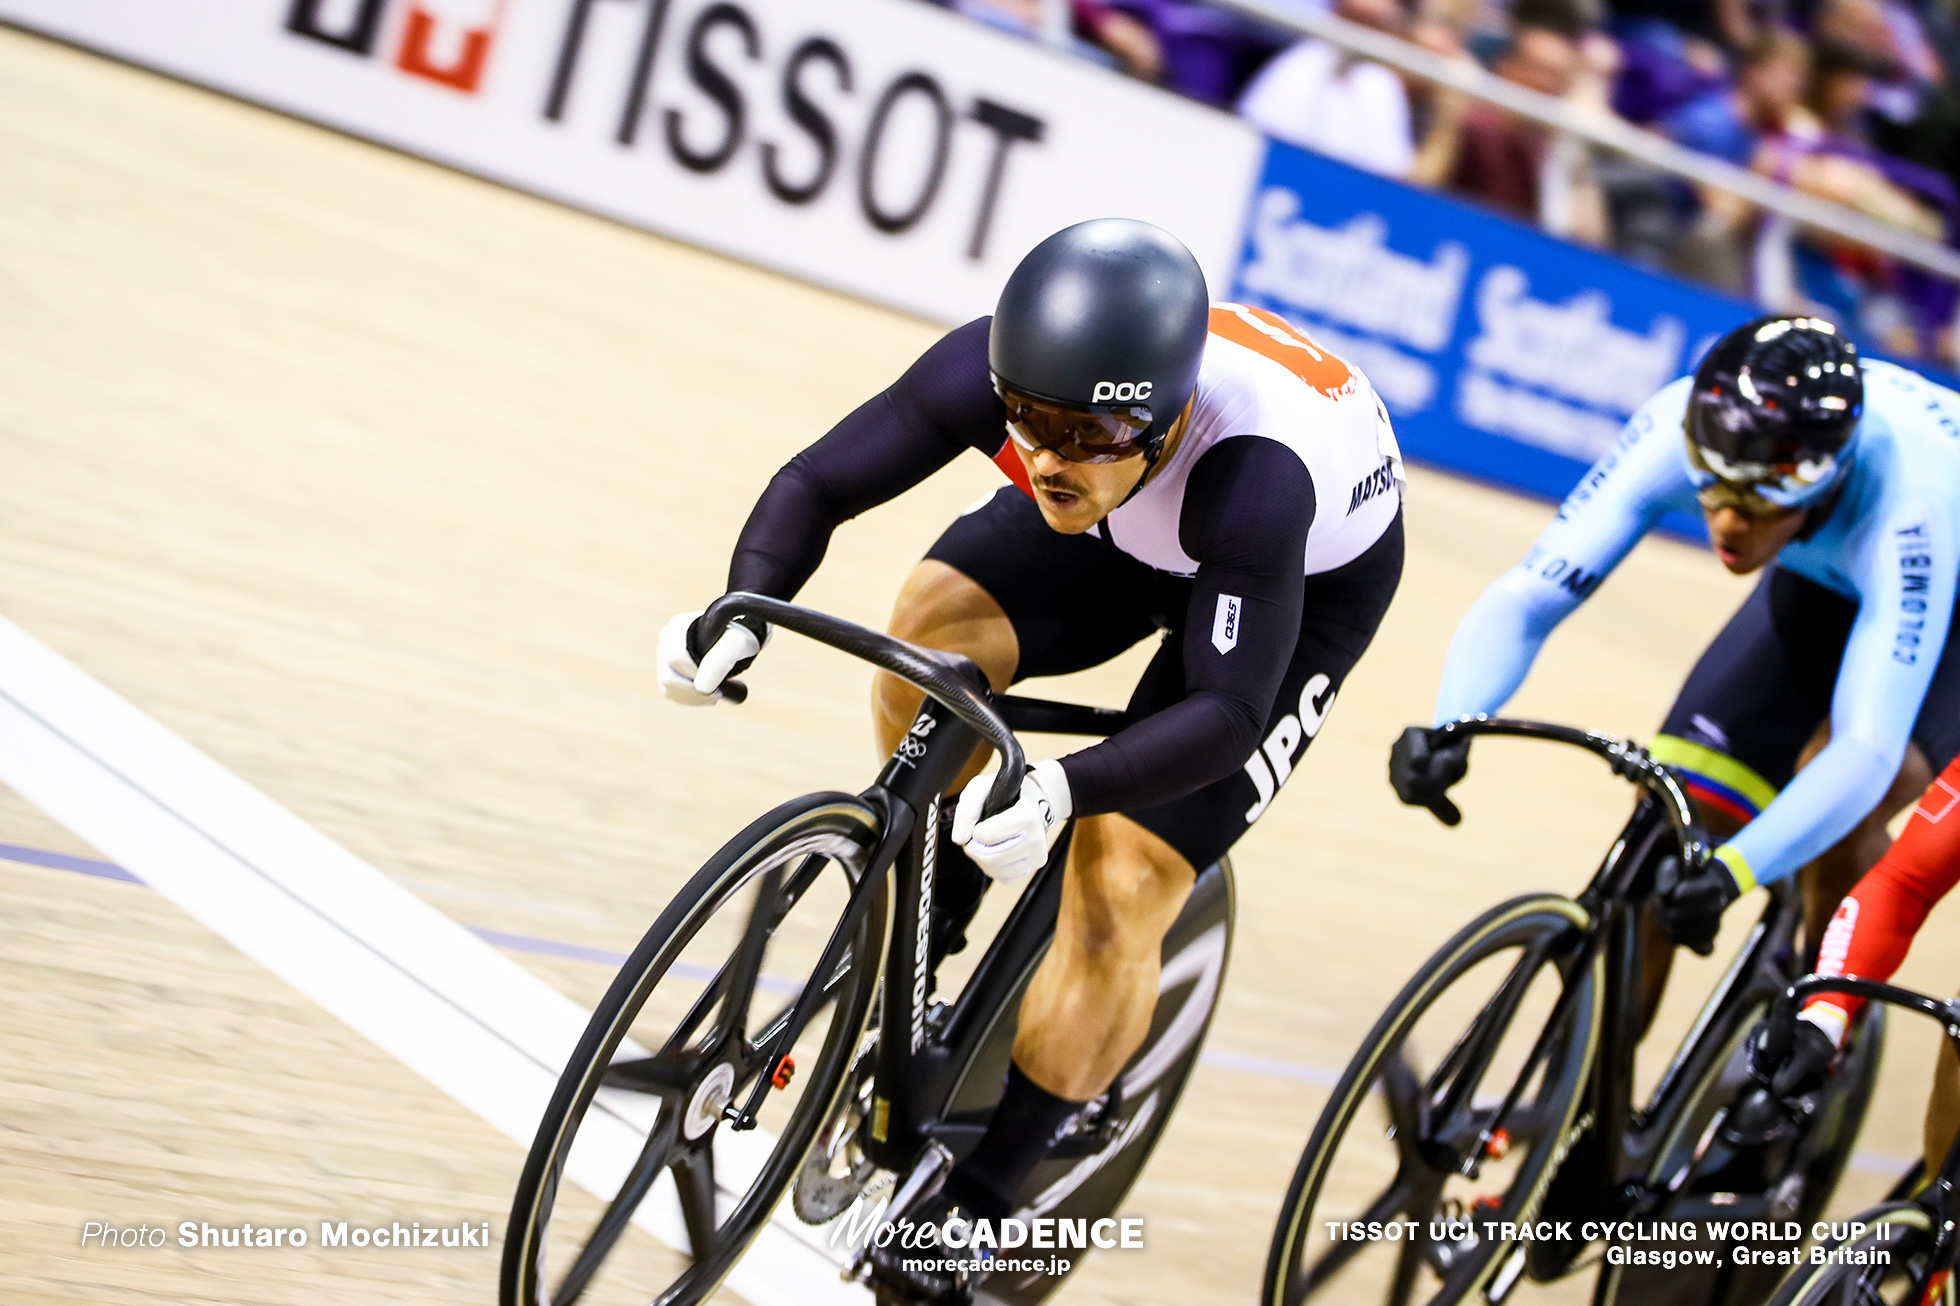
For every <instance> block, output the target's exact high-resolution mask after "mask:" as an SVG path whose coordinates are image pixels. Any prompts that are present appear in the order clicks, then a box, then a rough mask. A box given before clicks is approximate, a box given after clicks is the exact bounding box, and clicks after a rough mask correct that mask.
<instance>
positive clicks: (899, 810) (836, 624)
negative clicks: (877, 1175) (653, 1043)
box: [702, 593, 1124, 1173]
mask: <svg viewBox="0 0 1960 1306" xmlns="http://www.w3.org/2000/svg"><path fill="white" fill-rule="evenodd" d="M740 615H748V616H754V617H758V618H761V619H763V620H766V621H769V622H772V623H774V624H778V625H781V626H784V627H785V628H787V629H790V630H794V631H797V632H798V633H800V634H803V635H806V636H808V637H810V638H812V639H815V640H817V641H819V642H820V643H824V644H828V645H830V646H831V647H833V648H837V649H840V650H842V651H844V652H847V653H851V654H853V655H854V656H857V657H859V658H861V659H863V660H864V661H867V662H870V663H872V664H873V665H874V666H877V667H879V668H880V669H882V670H885V671H887V672H890V673H891V674H893V675H896V676H899V677H900V678H902V679H904V680H905V681H907V682H908V683H910V684H912V685H913V686H915V687H917V688H918V689H920V690H921V691H923V692H924V693H925V695H926V697H925V700H924V702H923V703H921V705H920V707H919V711H918V714H917V715H916V716H915V717H914V718H913V720H912V724H911V726H910V727H909V728H908V729H907V731H906V733H905V735H904V736H903V737H902V738H901V739H900V740H899V743H898V745H897V747H896V748H894V749H893V751H892V754H891V756H890V757H889V758H888V759H887V760H886V762H885V765H884V767H883V769H882V770H881V771H880V772H879V775H878V778H877V780H876V781H875V782H874V783H873V784H872V785H871V787H870V788H868V789H867V790H865V791H864V793H863V794H862V795H860V796H861V797H862V798H863V799H864V800H865V801H866V802H867V803H869V804H871V805H872V806H873V807H875V808H877V809H878V810H879V811H881V812H882V813H883V814H884V816H885V829H884V834H883V836H882V837H881V838H880V840H879V842H878V846H877V847H876V848H875V849H874V850H873V852H872V855H871V857H870V859H869V863H868V866H867V870H866V873H865V875H864V876H863V877H862V878H861V879H860V881H859V883H858V885H857V888H856V889H855V891H854V892H853V894H852V897H851V901H850V904H849V905H848V906H847V908H846V909H845V913H844V916H843V918H842V919H841V920H840V922H839V924H838V926H837V928H836V931H835V932H834V934H833V936H832V939H831V942H830V945H829V948H828V949H827V950H826V952H825V954H824V956H823V959H822V960H821V961H820V962H819V963H818V968H817V971H816V973H817V974H820V975H823V974H831V973H834V972H835V970H836V969H837V967H838V966H840V965H841V964H842V962H843V960H844V952H845V950H846V948H847V947H848V941H849V939H850V937H851V935H852V934H853V933H854V932H855V931H856V928H857V923H858V921H859V920H860V919H861V918H862V913H863V912H864V910H866V908H867V906H868V904H869V902H870V901H871V899H872V897H873V896H874V895H873V894H872V892H871V886H872V885H873V884H874V883H875V881H876V880H877V879H878V878H879V877H881V876H883V875H885V874H886V873H887V872H888V871H889V872H891V873H892V874H893V876H894V880H895V887H896V889H897V892H896V894H895V895H894V897H893V901H892V919H891V922H890V932H889V935H888V938H889V940H890V941H889V943H888V944H887V946H886V955H885V958H884V959H883V960H884V979H885V990H884V991H885V1001H884V1005H883V1011H882V1015H881V1023H880V1027H879V1037H878V1053H877V1062H876V1069H875V1072H874V1074H875V1078H874V1095H873V1099H872V1117H871V1121H870V1126H869V1128H868V1130H867V1131H866V1137H865V1142H866V1148H865V1151H866V1155H867V1156H869V1157H870V1159H871V1160H872V1161H873V1162H875V1163H876V1164H877V1165H879V1166H881V1167H883V1168H884V1169H887V1170H892V1171H895V1172H898V1173H903V1172H905V1171H906V1170H908V1169H909V1168H910V1167H911V1164H912V1162H913V1159H914V1157H915V1156H916V1154H917V1153H918V1150H919V1148H920V1147H921V1146H922V1145H923V1144H924V1142H925V1141H926V1140H927V1139H929V1138H934V1137H943V1138H947V1139H949V1140H950V1139H952V1138H955V1137H957V1136H959V1135H960V1134H962V1133H964V1132H968V1131H971V1130H972V1129H973V1127H972V1126H963V1125H960V1124H956V1123H949V1122H947V1121H946V1120H945V1119H944V1116H945V1114H946V1107H947V1104H948V1099H949V1096H950V1094H951V1093H952V1091H953V1089H954V1087H955V1086H956V1085H957V1084H958V1082H959V1080H960V1077H961V1075H962V1073H963V1072H964V1071H965V1070H966V1069H967V1067H968V1066H969V1065H970V1064H971V1063H972V1061H973V1059H974V1057H975V1054H976V1053H977V1052H978V1051H979V1049H980V1045H981V1043H982V1041H983V1040H984V1039H985V1037H986V1035H987V1033H988V1029H989V1024H990V1019H991V1017H992V1016H993V1015H994V1013H996V1012H997V1011H999V1010H1000V1008H1001V1007H1002V1006H1003V1004H1005V1003H1006V1002H1007V1001H1008V1000H1009V999H1010V998H1011V997H1012V995H1013V991H1014V988H1015V986H1016V985H1018V984H1019V983H1020V981H1021V977H1022V976H1023V975H1025V974H1026V972H1027V969H1028V967H1029V966H1030V965H1031V964H1032V962H1033V961H1034V960H1035V958H1036V957H1038V956H1039V955H1040V953H1041V952H1042V951H1043V950H1044V949H1045V948H1046V947H1047V946H1048V941H1049V938H1050V937H1051V936H1052V935H1053V933H1054V926H1055V919H1056V913H1057V911H1058V909H1059V906H1060V902H1061V887H1062V872H1061V868H1062V863H1063V861H1064V860H1065V857H1066V851H1067V847H1068V844H1067V840H1066V839H1064V840H1062V841H1061V842H1058V843H1057V845H1056V847H1055V851H1054V854H1053V855H1052V856H1051V857H1050V858H1049V861H1048V864H1047V865H1046V866H1044V867H1043V868H1042V870H1041V871H1040V872H1039V873H1037V875H1036V876H1035V878H1034V880H1033V882H1032V883H1031V884H1030V885H1029V887H1028V889H1027V891H1026V892H1025V893H1023V894H1022V896H1021V899H1020V900H1019V901H1018V902H1017V903H1016V904H1015V906H1014V909H1013V911H1012V912H1011V913H1010V915H1009V917H1008V920H1007V922H1006V923H1005V924H1004V925H1003V926H1002V927H1001V930H1000V932H999V934H998V935H997V936H996V937H995V940H994V942H993V944H992V945H991V946H990V947H989V948H988V950H987V952H986V953H985V954H984V956H983V957H982V958H981V960H980V962H979V965H978V966H977V968H976V970H975V971H974V973H973V976H972V977H971V978H970V979H969V980H968V982H967V984H966V986H965V987H964V989H963V990H962V991H961V993H960V995H959V998H958V999H957V1000H956V1001H955V1003H954V1004H953V1006H952V1008H951V1010H950V1011H949V1012H948V1013H947V1018H946V1019H945V1021H944V1022H943V1023H940V1024H937V1025H936V1026H934V1027H933V1028H930V1029H929V1028H928V1020H929V1017H930V1016H931V1014H932V1013H931V1009H930V1005H931V999H930V995H929V992H928V990H929V987H930V985H931V979H932V977H931V968H930V958H929V956H928V954H927V949H928V941H929V931H930V922H931V918H932V890H933V871H934V865H935V861H936V853H937V839H938V829H939V822H938V811H939V803H940V801H941V798H942V796H943V795H944V794H945V792H946V790H947V788H948V787H949V786H950V785H951V784H952V783H953V781H954V780H955V779H956V778H957V776H958V774H959V771H960V769H961V768H962V767H963V766H964V765H965V764H966V762H967V759H968V758H969V757H971V756H972V752H973V748H974V746H975V745H976V744H978V743H981V742H985V743H987V744H989V745H991V746H992V747H994V748H995V749H996V750H997V751H998V752H999V753H1000V754H1001V758H1002V763H1001V769H1000V778H999V779H997V780H996V781H995V783H994V785H993V789H992V791H991V792H990V793H989V795H988V801H987V804H986V807H985V809H984V810H985V811H986V812H987V813H988V814H991V813H993V812H994V811H997V810H1000V809H1001V808H1004V807H1005V806H1007V805H1008V804H1010V803H1012V802H1013V801H1015V800H1016V799H1017V798H1018V797H1019V793H1020V786H1019V777H1020V775H1021V774H1022V772H1023V771H1024V770H1025V768H1026V764H1025V760H1024V754H1023V753H1022V750H1021V746H1020V743H1019V742H1018V741H1017V740H1016V739H1015V737H1014V732H1013V729H1012V728H1011V727H1010V724H1009V721H1008V719H1007V716H1006V715H1004V713H1009V714H1012V715H1013V716H1014V717H1015V718H1016V720H1017V721H1018V722H1019V723H1020V724H1021V726H1022V728H1024V729H1028V730H1034V731H1042V732H1048V733H1068V734H1087V735H1103V734H1108V733H1109V732H1110V731H1112V730H1114V729H1115V728H1117V727H1118V726H1120V725H1121V724H1122V722H1123V720H1124V716H1123V713H1121V712H1118V711H1114V710H1110V709H1104V708H1090V707H1082V706H1078V705H1075V704H1066V703H1049V702H1045V701H1043V700H1039V699H1025V698H1015V697H1012V696H1002V697H1001V698H999V699H993V698H992V697H991V696H990V695H989V693H988V689H987V685H986V681H985V678H984V677H983V676H982V675H981V673H980V671H979V669H978V668H977V667H975V666H974V665H973V663H972V662H971V661H969V660H968V659H966V658H963V657H957V656H954V655H950V654H934V653H932V652H931V651H930V650H922V649H918V648H915V647H914V646H912V645H910V644H906V643H904V642H903V641H900V640H897V639H894V638H892V637H890V636H886V635H880V634H877V633H876V632H873V631H869V630H866V629H864V628H863V627H861V626H857V625H855V624H853V623H851V622H847V621H842V620H840V619H838V618H834V617H829V616H825V615H824V614H821V613H816V612H811V611H809V610H808V609H804V608H800V607H796V606H795V605H792V604H788V603H784V602H781V601H779V600H775V599H769V598H765V597H763V596H760V595H753V594H743V593H735V594H729V595H726V596H724V597H723V598H721V599H719V600H717V601H716V602H715V604H714V605H713V606H712V607H710V608H709V609H708V611H707V612H706V613H705V614H704V615H703V617H702V631H703V638H704V639H705V640H707V641H708V642H710V643H712V642H713V640H714V639H715V638H718V636H719V634H720V632H721V631H722V630H724V629H726V627H727V624H728V622H729V621H731V620H732V619H733V618H734V617H736V616H740ZM737 696H739V694H738V695H737ZM822 988H823V986H821V985H816V984H812V985H808V986H806V987H805V990H804V995H803V997H802V998H800V999H799V1000H798V1002H797V1003H796V1007H795V1010H794V1011H793V1012H792V1014H791V1016H790V1018H789V1020H788V1021H787V1022H786V1024H785V1026H784V1028H783V1030H782V1032H781V1034H780V1035H779V1042H778V1046H779V1047H782V1048H788V1047H790V1046H793V1045H794V1043H795V1040H796V1036H797V1034H798V1033H799V1032H800V1031H801V1029H802V1028H803V1025H804V1024H805V1023H806V1022H807V1020H808V1018H809V1015H810V1014H811V1013H812V1012H814V1010H815V1008H816V1006H817V1005H818V1004H819V1003H820V1002H821V1001H822ZM769 1085H770V1079H769V1077H768V1076H761V1077H759V1078H758V1080H757V1083H756V1085H755V1088H754V1089H753V1090H752V1091H751V1093H750V1096H749V1099H748V1101H747V1102H746V1103H744V1104H743V1105H742V1107H741V1109H740V1112H739V1114H738V1113H737V1111H736V1108H735V1107H734V1106H733V1105H731V1107H730V1115H731V1116H732V1117H733V1118H734V1125H733V1127H734V1128H736V1129H742V1128H752V1127H753V1126H754V1121H755V1112H756V1110H757V1109H758V1108H759V1107H760V1105H761V1103H762V1101H763V1099H764V1097H765V1096H766V1095H767V1093H768V1091H769Z"/></svg>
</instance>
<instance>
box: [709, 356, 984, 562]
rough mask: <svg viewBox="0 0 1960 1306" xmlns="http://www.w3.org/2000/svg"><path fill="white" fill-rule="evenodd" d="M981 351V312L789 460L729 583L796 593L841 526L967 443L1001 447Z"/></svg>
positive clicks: (740, 545) (750, 529) (747, 528)
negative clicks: (976, 318)
mask: <svg viewBox="0 0 1960 1306" xmlns="http://www.w3.org/2000/svg"><path fill="white" fill-rule="evenodd" d="M986 349H987V320H986V319H985V318H982V319H980V320H979V321H976V322H969V323H967V324H966V325H965V326H963V327H959V328H957V329H956V330H954V331H951V332H949V333H948V334H947V335H946V336H944V337H942V338H941V339H940V340H939V342H938V343H937V344H935V345H933V347H932V348H930V349H928V350H927V351H926V352H925V353H924V354H922V355H920V357H919V359H918V361H917V362H915V363H913V364H912V366H911V367H909V368H907V369H906V371H905V374H904V375H903V376H901V377H899V379H898V380H897V381H895V382H893V383H892V386H891V388H890V389H888V390H885V391H884V392H882V393H881V394H878V395H876V396H874V397H873V398H872V399H871V400H869V401H868V402H866V403H864V404H861V405H860V406H859V407H858V408H857V410H856V411H855V412H853V413H851V414H850V416H848V417H846V418H845V419H844V420H843V421H841V422H839V423H838V424H837V425H836V426H834V427H832V428H831V429H830V432H829V434H827V435H825V436H824V437H823V439H821V440H819V441H817V442H816V443H815V444H813V445H811V446H810V447H809V448H808V449H805V450H804V451H803V452H802V453H799V454H798V455H796V457H794V458H792V459H790V461H789V462H788V464H786V465H785V466H784V467H783V469H782V470H781V471H779V472H777V473H776V475H775V477H774V479H772V480H771V481H770V482H769V486H768V488H767V489H765V490H764V491H763V492H762V497H761V498H760V499H758V500H757V501H756V505H755V510H754V511H753V512H751V513H750V514H749V520H748V522H747V524H746V525H744V526H743V527H742V534H741V536H740V538H739V539H737V540H736V542H735V554H734V558H733V560H732V561H731V562H730V563H729V568H728V588H729V589H731V590H742V589H745V590H753V591H755V592H756V593H759V594H768V595H771V596H772V597H775V598H781V599H787V598H793V597H795V595H796V592H797V591H798V590H799V589H801V588H802V587H803V584H804V582H805V581H807V580H809V579H810V576H811V575H812V574H813V573H814V572H815V571H816V569H817V564H819V563H820V562H822V561H823V555H824V552H825V551H826V550H827V549H828V548H829V547H830V536H831V533H832V532H833V531H835V530H836V529H837V528H838V527H839V526H841V525H843V524H844V523H845V522H847V521H849V520H850V519H851V518H853V517H855V516H857V515H858V514H859V513H861V512H865V511H867V510H868V509H871V508H875V507H877V506H878V505H879V504H881V503H885V502H888V501H889V500H891V499H895V498H897V497H898V496H899V495H901V494H903V493H905V491H907V490H909V489H911V488H912V487H913V486H915V485H917V484H918V483H919V482H920V481H923V480H925V479H926V477H928V476H931V475H932V474H933V473H934V472H936V471H938V470H939V469H940V468H942V467H944V466H945V465H946V464H947V463H949V462H951V461H952V460H953V459H954V458H956V457H958V456H959V454H960V452H961V451H962V450H964V449H970V448H971V449H981V450H982V451H983V452H988V453H991V452H992V450H993V449H995V448H998V447H999V445H1000V443H1001V441H1002V440H1004V439H1005V438H1006V436H1005V428H1004V427H1003V426H1002V425H1001V420H1000V415H999V412H998V401H997V400H996V399H995V398H994V395H993V389H992V384H991V382H990V381H989V379H988V374H987V360H986Z"/></svg>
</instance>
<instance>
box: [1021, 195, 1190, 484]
mask: <svg viewBox="0 0 1960 1306" xmlns="http://www.w3.org/2000/svg"><path fill="white" fill-rule="evenodd" d="M1209 311H1210V297H1209V294H1208V293H1207V291H1206V289H1205V274H1204V270H1203V269H1202V268H1200V267H1199V266H1198V260H1197V259H1195V258H1193V257H1192V255H1191V251H1190V250H1188V249H1186V248H1185V247H1184V246H1183V244H1182V243H1180V242H1179V241H1178V239H1177V238H1176V237H1175V236H1173V235H1171V234H1170V233H1169V232H1167V231H1164V230H1162V229H1160V228H1158V227H1153V226H1151V225H1150V224H1149V223H1147V222H1138V221H1135V220H1133V219H1129V218H1098V219H1095V220H1094V221H1091V222H1081V223H1077V224H1076V225H1075V226H1073V227H1067V228H1064V229H1063V230H1061V231H1058V232H1056V233H1055V234H1054V235H1052V236H1050V237H1048V239H1046V240H1044V241H1042V242H1041V243H1040V244H1039V245H1036V246H1035V247H1034V249H1033V250H1031V251H1029V253H1028V256H1027V257H1026V258H1024V259H1022V260H1021V263H1020V265H1019V266H1018V267H1016V268H1015V269H1014V272H1013V274H1012V275H1011V276H1009V277H1008V279H1007V285H1006V287H1005V288H1004V289H1003V290H1002V291H1001V294H1000V304H999V306H998V307H997V308H996V309H995V310H994V320H993V325H992V327H991V328H990V330H989V333H988V338H987V361H988V365H989V367H990V369H991V370H992V373H993V379H994V388H995V389H996V390H997V391H998V392H999V394H1000V398H1001V402H1002V403H1003V404H1004V405H1005V406H1006V409H1007V430H1008V434H1009V435H1010V436H1011V437H1012V438H1013V439H1014V441H1015V442H1016V443H1017V444H1019V445H1020V446H1021V447H1022V448H1024V449H1027V450H1029V451H1033V450H1036V449H1049V450H1053V451H1054V452H1055V453H1057V454H1059V455H1060V456H1061V457H1063V458H1066V459H1068V460H1070V461H1071V462H1088V463H1107V462H1117V461H1120V460H1122V459H1125V458H1134V457H1137V456H1139V455H1140V456H1142V457H1144V458H1146V459H1148V460H1149V461H1150V462H1152V463H1154V462H1156V460H1157V457H1158V455H1159V454H1160V453H1161V452H1162V450H1163V447H1164V439H1165V437H1166V436H1167V435H1168V434H1169V432H1170V428H1171V426H1172V424H1173V423H1174V422H1176V421H1177V418H1178V415H1179V414H1180V413H1182V412H1183V411H1184V406H1185V405H1186V404H1187V403H1188V402H1190V399H1191V392H1192V391H1193V390H1195V389H1196V388H1197V384H1198V365H1199V363H1200V361H1201V360H1202V359H1203V357H1204V349H1205V333H1206V330H1207V317H1208V314H1209Z"/></svg>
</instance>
